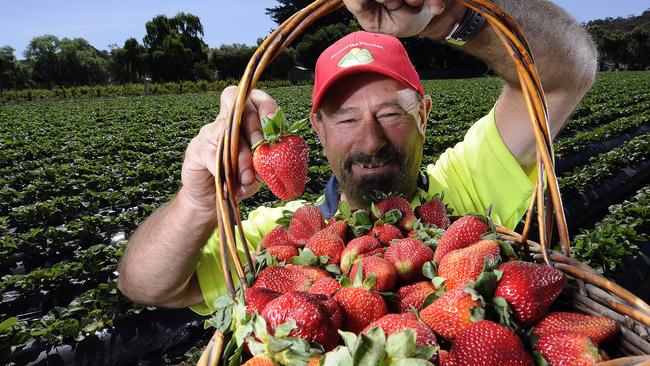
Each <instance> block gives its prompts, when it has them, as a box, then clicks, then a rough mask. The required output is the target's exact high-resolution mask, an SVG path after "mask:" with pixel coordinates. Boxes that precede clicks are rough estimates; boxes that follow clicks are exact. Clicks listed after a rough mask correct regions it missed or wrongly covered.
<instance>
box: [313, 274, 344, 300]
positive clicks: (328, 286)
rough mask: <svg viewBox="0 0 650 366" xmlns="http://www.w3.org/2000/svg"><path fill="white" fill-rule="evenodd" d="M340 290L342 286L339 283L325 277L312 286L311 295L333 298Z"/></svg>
mask: <svg viewBox="0 0 650 366" xmlns="http://www.w3.org/2000/svg"><path fill="white" fill-rule="evenodd" d="M340 288H341V284H340V283H339V281H337V280H335V279H333V278H331V277H325V278H321V279H320V280H318V281H316V282H314V283H313V284H312V285H311V288H310V289H309V293H310V294H321V295H327V296H332V295H334V293H335V292H336V291H338V290H339V289H340Z"/></svg>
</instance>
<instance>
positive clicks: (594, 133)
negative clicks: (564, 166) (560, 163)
mask: <svg viewBox="0 0 650 366" xmlns="http://www.w3.org/2000/svg"><path fill="white" fill-rule="evenodd" d="M648 125H650V103H649V104H648V110H645V111H643V112H641V113H639V114H635V115H633V116H629V117H623V118H619V119H617V120H615V121H613V122H611V123H608V124H606V125H604V126H601V127H598V128H596V129H594V130H591V131H585V132H581V133H578V134H576V135H575V136H572V137H567V138H564V139H560V140H559V141H558V142H557V143H555V153H556V155H557V156H560V157H561V156H566V155H568V154H575V153H576V152H579V151H581V150H584V149H586V148H588V147H589V146H591V145H593V144H596V143H599V142H602V141H605V140H607V139H610V138H612V137H613V136H616V135H619V134H622V133H625V132H630V131H634V130H637V129H639V128H641V127H644V126H648Z"/></svg>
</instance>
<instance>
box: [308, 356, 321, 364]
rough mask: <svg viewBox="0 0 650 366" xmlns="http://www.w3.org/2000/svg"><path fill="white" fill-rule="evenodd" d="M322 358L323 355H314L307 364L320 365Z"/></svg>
mask: <svg viewBox="0 0 650 366" xmlns="http://www.w3.org/2000/svg"><path fill="white" fill-rule="evenodd" d="M320 359H321V356H313V357H312V358H311V359H310V360H309V363H308V364H307V366H320Z"/></svg>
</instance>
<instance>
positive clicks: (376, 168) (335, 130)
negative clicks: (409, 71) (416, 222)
mask: <svg viewBox="0 0 650 366" xmlns="http://www.w3.org/2000/svg"><path fill="white" fill-rule="evenodd" d="M430 107H431V102H430V100H429V99H428V97H427V98H425V99H424V100H422V99H421V98H420V97H419V95H418V94H417V93H416V92H415V91H413V90H412V89H409V88H406V87H405V86H404V85H403V84H401V83H399V82H398V81H396V80H393V79H391V78H388V77H386V76H383V75H379V74H358V75H353V76H350V77H347V78H344V79H342V80H340V81H338V82H337V83H336V84H334V85H333V86H332V87H331V88H329V89H328V91H327V94H326V95H325V96H324V98H323V99H322V103H321V108H320V112H321V113H320V118H319V116H318V115H317V114H313V115H312V126H313V127H314V129H315V130H316V133H317V134H318V136H319V138H320V141H321V143H322V145H323V150H324V152H325V154H326V156H327V160H328V162H329V164H330V167H331V168H332V171H333V172H334V175H335V176H336V178H337V180H338V181H339V184H340V186H341V189H342V191H343V194H344V198H345V199H346V200H347V201H349V202H350V204H351V206H353V208H367V207H368V206H369V204H370V202H371V200H370V197H369V195H370V194H372V193H373V192H374V191H376V190H378V191H383V192H386V193H387V192H393V193H402V194H403V195H404V196H405V197H406V198H407V199H410V198H412V197H413V195H414V194H415V190H416V185H417V179H418V175H419V169H420V164H421V162H422V150H423V143H424V130H425V128H426V120H427V117H428V113H429V110H430Z"/></svg>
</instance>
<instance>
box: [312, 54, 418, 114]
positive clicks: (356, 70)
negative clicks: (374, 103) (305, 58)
mask: <svg viewBox="0 0 650 366" xmlns="http://www.w3.org/2000/svg"><path fill="white" fill-rule="evenodd" d="M364 72H367V73H374V74H381V75H385V76H388V77H389V78H391V79H393V80H397V81H399V82H400V83H402V84H403V85H404V86H406V87H408V88H411V89H413V90H415V91H416V92H418V94H420V95H423V91H422V90H421V88H420V87H418V86H417V85H413V84H412V83H410V82H409V81H408V80H406V79H405V78H403V77H402V76H400V75H399V74H397V73H395V72H393V71H391V70H388V69H385V68H383V67H376V66H374V65H371V64H365V65H356V66H350V67H346V68H345V69H341V71H340V72H338V73H336V74H334V75H333V76H332V77H330V78H329V79H328V80H327V81H325V83H324V84H323V86H322V88H321V92H320V94H319V95H316V96H315V98H314V100H313V101H312V107H311V112H312V113H315V112H316V111H317V110H318V107H319V106H320V102H321V100H322V99H323V96H324V95H325V94H326V93H327V91H328V89H329V88H330V87H331V86H332V85H333V84H334V83H336V82H337V81H339V80H341V79H342V78H344V77H346V76H350V75H353V74H361V73H364Z"/></svg>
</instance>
